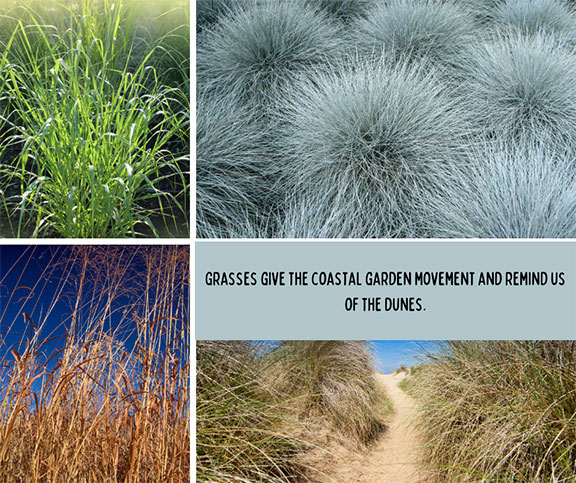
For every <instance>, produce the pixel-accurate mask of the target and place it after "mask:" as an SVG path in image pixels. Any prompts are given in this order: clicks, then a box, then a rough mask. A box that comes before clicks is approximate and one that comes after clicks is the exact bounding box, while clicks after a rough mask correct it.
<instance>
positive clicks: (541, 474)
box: [410, 341, 576, 483]
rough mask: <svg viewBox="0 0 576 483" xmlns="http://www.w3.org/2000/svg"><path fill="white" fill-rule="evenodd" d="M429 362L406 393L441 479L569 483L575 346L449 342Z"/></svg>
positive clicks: (575, 431) (575, 458)
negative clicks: (416, 410)
mask: <svg viewBox="0 0 576 483" xmlns="http://www.w3.org/2000/svg"><path fill="white" fill-rule="evenodd" d="M426 362H427V363H426V364H425V365H424V366H423V367H422V368H421V370H420V371H419V373H418V374H417V375H416V376H414V381H413V383H412V384H411V388H410V392H411V393H412V394H414V395H415V396H416V398H417V400H418V401H419V404H420V409H421V417H420V424H421V428H422V430H423V433H424V435H425V438H426V441H427V446H426V447H427V451H428V454H427V458H428V459H427V462H428V463H429V464H430V466H431V467H432V468H434V469H435V470H436V471H437V473H438V475H439V478H440V480H441V481H474V482H500V481H502V482H504V481H515V482H526V483H527V482H530V483H536V482H544V481H546V482H555V483H559V482H565V483H567V482H570V481H574V478H575V477H576V463H575V462H576V345H575V343H574V341H468V342H466V341H454V342H448V343H446V344H444V345H443V346H442V347H441V350H440V351H439V352H437V353H435V354H430V355H429V357H428V359H427V361H426Z"/></svg>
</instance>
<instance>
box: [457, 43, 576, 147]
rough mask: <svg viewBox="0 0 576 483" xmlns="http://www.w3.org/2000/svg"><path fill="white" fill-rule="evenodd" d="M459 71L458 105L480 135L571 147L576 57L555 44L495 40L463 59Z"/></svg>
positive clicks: (575, 115) (574, 131)
mask: <svg viewBox="0 0 576 483" xmlns="http://www.w3.org/2000/svg"><path fill="white" fill-rule="evenodd" d="M462 70H463V72H464V74H463V77H462V79H461V81H462V82H461V85H462V91H463V100H464V102H465V104H466V108H467V110H468V111H469V112H471V113H472V114H473V117H474V118H475V119H477V120H478V125H479V129H480V130H481V131H482V132H483V133H484V134H487V135H493V134H501V133H512V134H514V135H516V136H525V137H527V138H528V139H529V138H532V139H533V140H534V139H535V140H545V141H549V142H551V143H555V144H557V145H558V144H559V145H565V146H566V145H570V144H571V143H572V141H573V139H574V136H575V135H576V55H575V54H574V53H573V52H571V51H567V50H566V49H564V48H561V47H560V45H559V44H558V41H556V40H555V39H554V38H552V37H550V36H549V35H545V34H536V35H533V36H530V37H525V36H522V35H520V34H517V35H513V36H511V37H500V38H497V39H495V40H494V41H491V42H487V43H485V44H483V45H481V46H479V47H478V48H476V49H474V50H471V51H470V52H468V55H466V56H463V57H462ZM547 138H548V139H547Z"/></svg>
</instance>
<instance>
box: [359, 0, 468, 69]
mask: <svg viewBox="0 0 576 483" xmlns="http://www.w3.org/2000/svg"><path fill="white" fill-rule="evenodd" d="M354 27H355V30H356V32H355V41H356V44H357V45H358V48H359V49H360V51H362V52H363V53H364V54H365V55H366V54H367V55H370V54H373V53H374V54H376V55H377V56H380V54H381V52H382V50H384V51H386V52H388V54H390V55H393V57H394V58H395V59H398V60H406V59H408V60H412V61H417V60H421V59H423V58H427V59H429V60H432V61H433V62H435V63H438V64H440V65H443V66H450V65H453V64H454V63H455V61H456V56H457V54H458V53H459V52H461V51H462V49H463V48H465V47H467V46H468V45H469V43H470V41H471V38H472V35H471V32H472V31H473V22H472V19H471V18H470V17H469V16H468V15H467V13H466V11H464V10H463V9H461V8H460V7H458V6H457V5H456V4H452V3H450V2H442V1H437V0H415V1H410V0H393V1H390V2H382V3H377V4H375V5H374V6H373V7H372V8H371V9H369V10H368V11H367V13H366V15H364V16H363V18H361V19H359V20H358V21H357V22H356V24H355V25H354Z"/></svg>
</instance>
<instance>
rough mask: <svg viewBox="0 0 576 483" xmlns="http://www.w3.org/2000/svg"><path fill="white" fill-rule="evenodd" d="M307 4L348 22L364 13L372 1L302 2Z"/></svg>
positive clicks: (324, 0) (319, 0)
mask: <svg viewBox="0 0 576 483" xmlns="http://www.w3.org/2000/svg"><path fill="white" fill-rule="evenodd" d="M304 1H305V2H306V3H307V4H309V5H311V6H314V7H318V8H321V9H323V10H325V11H326V12H328V13H329V14H331V15H335V16H336V17H338V18H340V19H341V20H343V21H345V22H348V21H350V20H352V19H354V18H356V17H358V16H360V15H361V14H363V13H364V12H365V10H366V9H367V8H368V7H369V6H370V5H372V4H373V3H374V0H304Z"/></svg>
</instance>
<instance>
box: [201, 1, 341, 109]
mask: <svg viewBox="0 0 576 483" xmlns="http://www.w3.org/2000/svg"><path fill="white" fill-rule="evenodd" d="M344 46H345V44H344V42H343V40H342V33H341V30H340V28H339V27H338V25H337V23H336V22H335V21H332V20H331V19H330V18H329V17H328V16H327V14H323V13H321V12H320V11H317V10H315V9H313V8H311V7H306V6H305V5H304V4H302V3H299V2H294V1H290V0H289V1H283V2H278V1H274V0H262V1H261V2H253V4H251V5H250V6H248V7H246V8H244V9H241V10H236V11H234V12H233V13H231V14H229V15H227V16H226V17H224V18H222V19H221V21H220V22H219V23H218V24H217V25H216V26H215V27H214V29H213V30H211V31H209V32H206V35H205V36H204V37H203V39H202V42H201V43H200V44H199V46H198V49H197V79H198V83H199V85H201V86H202V87H203V88H204V89H206V90H208V91H210V92H213V93H216V94H219V95H226V94H229V93H233V95H234V96H237V97H240V98H241V99H242V100H243V101H244V102H245V103H249V104H253V105H258V106H267V105H268V104H269V102H270V99H271V98H272V97H273V96H274V93H275V92H276V91H277V89H278V87H282V86H284V87H285V86H292V85H294V83H295V82H296V80H297V78H298V76H299V75H300V74H301V72H302V71H303V70H306V69H310V68H319V67H321V66H323V65H327V64H328V63H329V62H330V61H331V60H332V61H333V60H334V59H335V58H338V57H340V56H341V55H342V52H343V51H344Z"/></svg>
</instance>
